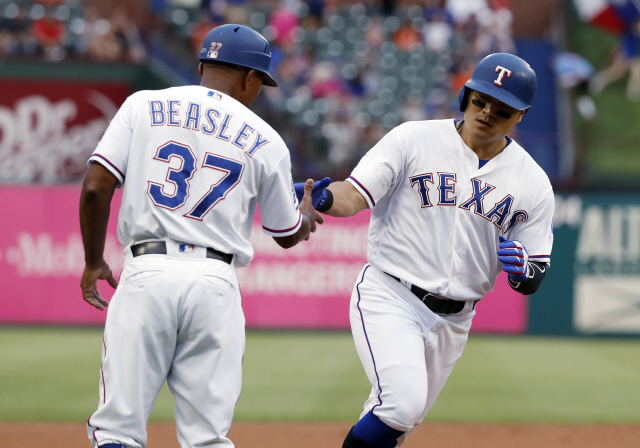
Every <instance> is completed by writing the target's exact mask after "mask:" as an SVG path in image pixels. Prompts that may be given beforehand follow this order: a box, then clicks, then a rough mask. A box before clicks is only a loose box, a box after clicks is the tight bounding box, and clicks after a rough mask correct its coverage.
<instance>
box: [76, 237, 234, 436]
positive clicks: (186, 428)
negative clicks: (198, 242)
mask: <svg viewBox="0 0 640 448" xmlns="http://www.w3.org/2000/svg"><path fill="white" fill-rule="evenodd" d="M197 249H202V248H197ZM170 253H171V252H170ZM174 255H176V254H174ZM129 257H130V253H129ZM129 259H130V258H129ZM244 348H245V335H244V315H243V312H242V308H241V303H240V291H239V287H238V282H237V279H236V275H235V272H234V270H233V268H232V267H231V266H229V265H228V264H226V263H224V262H222V261H219V260H212V259H207V258H204V251H203V250H197V251H196V253H195V254H185V255H183V256H182V258H180V257H179V256H178V255H176V256H167V255H142V256H139V257H136V258H134V259H132V260H131V261H129V262H128V263H127V264H126V265H125V268H124V270H123V272H122V275H121V278H120V284H119V286H118V288H117V290H116V294H115V295H114V297H113V299H112V301H111V304H110V306H109V308H108V314H107V322H106V326H105V333H104V345H103V348H102V361H103V364H102V369H101V372H100V404H99V407H98V410H97V411H96V412H95V413H94V414H93V415H92V416H91V417H90V418H89V420H88V434H89V438H90V439H91V443H92V444H93V446H94V448H96V447H99V446H101V445H104V444H107V443H116V444H122V445H125V446H127V447H131V448H144V447H145V446H146V444H147V432H146V425H147V421H148V419H149V414H150V413H151V409H152V407H153V404H154V402H155V400H156V397H157V395H158V393H159V392H160V388H161V387H162V385H163V383H164V381H165V379H166V380H167V383H168V385H169V389H170V390H171V393H172V394H173V396H174V398H175V400H176V407H175V418H176V426H177V432H178V441H179V443H180V446H181V447H182V448H195V447H208V446H216V447H218V446H220V447H233V446H234V445H233V443H232V442H231V441H230V440H229V439H228V438H226V434H227V432H228V431H229V428H230V426H231V420H232V417H233V410H234V407H235V405H236V402H237V401H238V398H239V396H240V388H241V383H242V356H243V354H244Z"/></svg>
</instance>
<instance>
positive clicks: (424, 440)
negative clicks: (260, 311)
mask: <svg viewBox="0 0 640 448" xmlns="http://www.w3.org/2000/svg"><path fill="white" fill-rule="evenodd" d="M349 427H350V425H349V424H344V423H249V422H239V423H234V424H233V427H232V428H231V432H230V433H229V437H230V438H231V439H232V440H233V441H234V443H235V445H236V446H237V447H238V448H282V447H287V448H332V447H333V448H339V447H340V446H342V441H343V439H344V436H345V435H346V433H347V432H348V431H349ZM148 433H149V441H148V444H147V446H148V447H149V448H178V442H177V441H176V431H175V426H174V424H173V423H172V422H167V423H157V422H156V423H150V424H149V427H148ZM638 440H640V425H541V424H476V423H474V424H458V423H455V424H454V423H423V424H422V425H420V426H419V427H418V428H417V430H416V431H415V432H414V433H413V434H412V435H411V438H410V439H409V440H408V441H407V443H406V444H405V445H404V447H406V448H419V447H421V448H424V447H428V448H461V447H464V448H534V447H535V448H540V447H545V448H608V447H612V448H631V447H633V448H635V447H637V446H638ZM38 446H46V447H47V448H76V447H78V448H82V447H84V448H89V447H90V445H89V441H88V439H87V437H86V429H85V426H84V425H83V424H77V423H36V422H25V423H0V448H29V447H38Z"/></svg>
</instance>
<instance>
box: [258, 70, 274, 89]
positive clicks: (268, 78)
mask: <svg viewBox="0 0 640 448" xmlns="http://www.w3.org/2000/svg"><path fill="white" fill-rule="evenodd" d="M260 73H262V74H263V75H264V79H263V80H262V84H264V85H265V86H269V87H278V83H277V82H276V80H275V79H273V77H272V76H271V75H270V74H269V73H267V72H260Z"/></svg>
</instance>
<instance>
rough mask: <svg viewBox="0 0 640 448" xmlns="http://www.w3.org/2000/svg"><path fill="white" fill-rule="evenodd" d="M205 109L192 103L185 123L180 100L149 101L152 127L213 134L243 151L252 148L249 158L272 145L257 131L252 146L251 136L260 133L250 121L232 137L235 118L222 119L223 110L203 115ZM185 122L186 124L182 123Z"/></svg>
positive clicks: (211, 110)
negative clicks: (262, 148) (232, 121)
mask: <svg viewBox="0 0 640 448" xmlns="http://www.w3.org/2000/svg"><path fill="white" fill-rule="evenodd" d="M210 93H211V92H210ZM214 93H215V92H214ZM202 109H203V108H202V106H201V105H200V104H199V103H192V102H190V103H189V106H188V107H187V109H186V112H185V114H184V120H181V119H180V101H179V100H167V101H166V104H165V102H164V101H149V115H151V126H179V127H182V128H183V129H191V130H192V131H197V132H202V133H203V134H205V135H211V136H214V137H216V138H219V139H220V140H223V141H225V142H230V143H231V144H233V145H235V146H237V147H238V148H240V149H245V148H248V149H247V150H246V151H245V153H246V154H247V155H248V156H249V157H253V155H254V154H255V152H256V151H257V150H258V149H260V148H261V147H263V146H264V145H266V144H267V143H269V140H267V138H266V137H265V136H263V135H262V134H261V133H260V132H257V133H256V134H255V138H254V139H253V142H252V143H249V144H248V142H247V141H248V139H249V137H251V136H252V134H254V133H255V131H256V130H255V129H254V128H253V127H251V126H250V125H249V124H248V123H247V122H244V123H243V124H242V126H240V130H239V131H238V133H237V134H236V135H235V137H233V138H232V135H233V133H232V132H230V127H231V120H232V119H233V115H230V114H228V113H225V114H224V118H222V119H221V120H220V117H221V116H222V114H221V113H220V111H218V110H216V109H215V108H213V107H209V108H207V109H206V110H205V111H204V113H203V114H202V115H201V114H200V112H201V111H202ZM183 121H184V125H183V124H182V122H183ZM201 122H202V123H201Z"/></svg>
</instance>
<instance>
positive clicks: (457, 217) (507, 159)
mask: <svg viewBox="0 0 640 448" xmlns="http://www.w3.org/2000/svg"><path fill="white" fill-rule="evenodd" d="M478 165H479V160H478V157H477V155H476V153H475V152H474V151H473V150H471V149H470V148H469V147H468V146H467V145H466V144H465V143H464V141H463V140H462V137H460V135H459V134H458V131H457V130H456V126H455V121H454V120H434V121H417V122H408V123H404V124H402V125H400V126H398V127H397V128H395V129H394V130H392V131H391V132H389V133H388V134H387V135H386V136H385V137H384V138H383V139H382V140H380V142H379V143H378V144H377V145H376V146H375V147H374V148H372V149H371V150H370V151H369V152H368V153H367V154H366V155H365V156H364V157H363V158H362V160H361V161H360V163H359V164H358V166H357V167H356V168H355V169H354V170H353V172H352V175H351V176H350V177H349V179H348V181H349V182H351V184H352V185H353V186H354V187H355V188H356V189H357V190H358V191H359V192H360V193H361V194H362V195H363V196H364V197H365V199H366V200H367V203H368V204H369V207H370V208H372V209H373V212H372V216H371V224H370V227H369V237H368V249H367V258H368V260H369V262H370V263H371V264H372V265H373V266H375V267H376V268H378V269H379V270H381V271H383V272H386V273H388V274H391V275H393V276H396V277H398V278H400V279H402V280H405V281H406V282H409V283H412V284H415V285H417V286H419V287H421V288H423V289H426V290H427V291H430V292H433V293H436V294H439V295H442V296H445V297H448V298H450V299H454V300H471V299H481V298H482V297H483V296H484V295H485V293H487V292H488V291H491V289H492V288H493V285H494V283H495V280H496V277H497V276H498V274H499V273H500V270H501V263H500V262H499V261H498V255H497V254H496V251H497V249H498V246H499V241H498V237H499V236H500V235H504V236H505V237H506V238H507V239H510V240H518V241H520V242H521V243H523V245H524V246H525V247H526V248H527V251H528V253H529V260H531V261H539V262H544V263H547V265H548V264H549V262H550V254H551V247H552V243H553V229H552V225H551V220H552V216H553V209H554V196H553V191H552V188H551V184H550V182H549V179H548V177H547V175H546V174H545V173H544V171H543V170H542V169H541V168H540V167H539V166H538V165H537V164H536V162H535V161H534V160H533V159H532V158H531V156H529V154H528V153H527V152H526V151H525V150H524V149H523V148H522V147H521V146H520V145H518V144H517V143H516V142H515V141H513V140H511V139H509V144H508V146H507V147H506V148H505V149H504V151H502V152H501V153H500V154H499V155H497V156H496V157H494V158H493V159H491V160H489V162H488V163H486V165H484V166H483V167H482V168H480V169H479V168H478Z"/></svg>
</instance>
